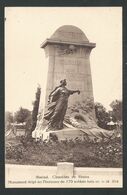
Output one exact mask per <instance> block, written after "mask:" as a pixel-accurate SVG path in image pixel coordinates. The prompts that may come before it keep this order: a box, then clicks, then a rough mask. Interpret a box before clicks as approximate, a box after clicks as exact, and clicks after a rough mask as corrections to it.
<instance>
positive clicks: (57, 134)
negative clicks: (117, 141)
mask: <svg viewBox="0 0 127 195" xmlns="http://www.w3.org/2000/svg"><path fill="white" fill-rule="evenodd" d="M117 136H118V133H117V132H116V131H114V130H112V131H107V130H105V129H101V128H91V129H78V128H73V127H72V128H71V127H69V128H68V127H65V128H64V129H62V130H54V131H43V133H42V137H41V138H42V140H43V141H45V140H47V141H48V140H50V139H52V140H59V141H62V140H67V141H69V140H76V139H78V140H86V141H97V142H99V141H101V140H102V139H105V140H106V139H107V140H108V139H113V138H115V137H117Z"/></svg>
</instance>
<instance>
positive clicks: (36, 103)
mask: <svg viewBox="0 0 127 195" xmlns="http://www.w3.org/2000/svg"><path fill="white" fill-rule="evenodd" d="M40 95H41V88H40V86H38V87H37V92H36V99H35V101H34V102H33V111H32V129H31V130H32V131H33V130H34V129H35V127H36V123H37V115H38V109H39V102H40Z"/></svg>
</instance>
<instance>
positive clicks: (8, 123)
mask: <svg viewBox="0 0 127 195" xmlns="http://www.w3.org/2000/svg"><path fill="white" fill-rule="evenodd" d="M11 123H13V114H12V113H11V112H9V111H7V112H5V129H6V130H9V129H10V128H11Z"/></svg>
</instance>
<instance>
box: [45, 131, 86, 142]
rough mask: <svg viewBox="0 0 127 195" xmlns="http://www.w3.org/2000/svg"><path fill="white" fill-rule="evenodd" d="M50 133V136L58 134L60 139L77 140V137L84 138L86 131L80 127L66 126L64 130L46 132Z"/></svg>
mask: <svg viewBox="0 0 127 195" xmlns="http://www.w3.org/2000/svg"><path fill="white" fill-rule="evenodd" d="M46 133H48V134H49V138H50V137H51V138H52V137H54V136H56V137H57V138H58V140H59V141H62V140H75V139H80V140H83V139H84V133H83V132H82V131H81V130H79V129H73V128H64V129H62V130H57V131H49V132H46Z"/></svg>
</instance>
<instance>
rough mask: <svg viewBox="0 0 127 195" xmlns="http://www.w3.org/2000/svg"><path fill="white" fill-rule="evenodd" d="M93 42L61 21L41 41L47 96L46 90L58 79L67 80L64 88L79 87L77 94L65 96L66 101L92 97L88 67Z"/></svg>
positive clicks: (53, 85)
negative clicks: (46, 66)
mask: <svg viewBox="0 0 127 195" xmlns="http://www.w3.org/2000/svg"><path fill="white" fill-rule="evenodd" d="M94 47H95V43H90V42H89V40H88V39H87V37H86V35H85V34H84V33H83V32H82V31H81V30H80V29H79V28H77V27H75V26H71V25H65V26H62V27H60V28H59V29H57V30H56V31H55V33H54V34H53V35H52V36H51V37H50V39H47V40H46V41H45V42H44V43H42V45H41V48H43V49H44V50H45V55H46V58H47V60H46V61H47V65H48V75H47V86H46V94H45V105H44V108H43V110H45V109H46V105H47V98H48V95H49V94H50V92H51V91H52V90H53V89H54V88H55V87H56V86H58V85H59V82H60V80H62V79H66V80H67V88H68V89H72V90H76V89H79V90H80V91H81V94H80V96H78V95H74V96H71V97H70V98H69V105H72V104H74V103H75V102H76V101H83V100H84V99H85V98H86V97H91V98H93V87H92V78H91V70H90V52H91V50H92V49H93V48H94Z"/></svg>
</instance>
